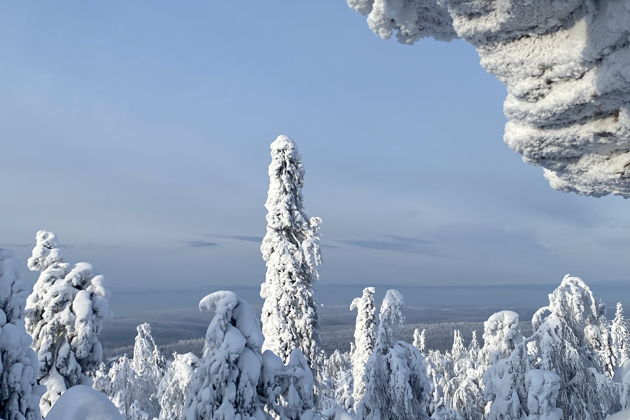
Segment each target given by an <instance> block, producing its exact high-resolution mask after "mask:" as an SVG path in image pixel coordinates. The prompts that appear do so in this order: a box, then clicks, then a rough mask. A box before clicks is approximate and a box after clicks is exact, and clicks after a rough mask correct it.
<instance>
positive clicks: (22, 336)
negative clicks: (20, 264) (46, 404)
mask: <svg viewBox="0 0 630 420" xmlns="http://www.w3.org/2000/svg"><path fill="white" fill-rule="evenodd" d="M17 273H18V271H17V269H16V266H15V262H14V260H13V254H12V253H11V252H9V251H7V250H4V249H0V418H2V419H6V420H25V419H29V420H31V419H32V420H35V419H39V418H40V413H39V398H40V397H41V395H42V393H43V392H44V390H43V389H41V387H39V386H38V385H37V374H38V372H39V362H38V361H37V355H36V354H35V352H34V351H33V350H32V349H31V348H30V345H31V343H32V340H31V337H30V336H29V335H28V334H27V333H26V329H25V327H24V294H23V289H22V287H21V284H20V282H19V280H18V274H17Z"/></svg>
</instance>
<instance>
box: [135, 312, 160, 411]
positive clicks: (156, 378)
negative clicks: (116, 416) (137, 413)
mask: <svg viewBox="0 0 630 420" xmlns="http://www.w3.org/2000/svg"><path fill="white" fill-rule="evenodd" d="M136 330H137V332H138V334H137V335H136V338H135V343H134V347H133V359H132V366H133V370H134V371H135V372H136V376H137V378H138V384H137V389H136V391H135V396H136V398H135V399H136V400H137V401H138V405H139V408H140V409H141V410H142V411H144V412H145V413H147V415H148V416H149V418H154V417H157V416H158V415H159V413H160V404H159V401H158V392H157V391H158V385H159V383H160V380H161V379H162V377H163V376H164V370H165V366H166V360H165V359H164V356H163V355H162V353H160V350H158V348H157V346H156V345H155V341H154V340H153V336H152V335H151V325H149V324H148V323H144V324H142V325H138V327H136Z"/></svg>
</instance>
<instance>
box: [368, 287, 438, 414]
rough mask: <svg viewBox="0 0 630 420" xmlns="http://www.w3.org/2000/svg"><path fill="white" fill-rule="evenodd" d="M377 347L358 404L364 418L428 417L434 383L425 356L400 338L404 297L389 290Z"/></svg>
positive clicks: (382, 311)
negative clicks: (428, 376)
mask: <svg viewBox="0 0 630 420" xmlns="http://www.w3.org/2000/svg"><path fill="white" fill-rule="evenodd" d="M379 319H380V322H379V326H378V333H377V340H376V347H375V349H374V352H373V353H372V355H371V356H370V358H369V360H368V362H367V369H366V370H367V373H368V375H367V384H366V391H365V394H364V395H363V398H362V399H361V401H360V402H359V404H358V406H357V410H356V411H357V416H358V417H359V418H361V419H373V420H376V419H401V420H404V419H428V418H429V402H430V393H431V383H430V382H429V379H428V378H427V370H426V366H425V363H424V357H423V356H422V354H421V353H420V351H419V350H418V349H417V348H415V347H414V346H412V345H411V344H408V343H405V342H402V341H398V336H399V333H400V328H401V326H402V325H403V323H404V319H405V317H404V313H403V298H402V295H401V294H400V293H399V292H398V291H397V290H388V291H387V293H386V294H385V298H384V299H383V303H382V304H381V310H380V314H379Z"/></svg>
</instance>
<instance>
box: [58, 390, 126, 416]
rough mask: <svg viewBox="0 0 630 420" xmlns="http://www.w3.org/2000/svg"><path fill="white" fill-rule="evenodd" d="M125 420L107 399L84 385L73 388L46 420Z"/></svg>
mask: <svg viewBox="0 0 630 420" xmlns="http://www.w3.org/2000/svg"><path fill="white" fill-rule="evenodd" d="M88 419H89V420H123V418H122V416H121V415H120V413H119V412H118V409H117V408H116V406H115V405H114V404H113V403H112V402H111V401H110V400H108V399H107V397H106V396H105V395H104V394H102V393H100V392H98V391H95V390H93V389H92V388H89V387H87V386H84V385H77V386H73V387H72V388H70V389H69V390H67V391H66V392H65V393H64V394H63V395H62V396H61V398H59V399H58V400H57V402H56V403H55V405H53V407H52V409H51V410H50V411H49V412H48V415H47V416H46V420H88Z"/></svg>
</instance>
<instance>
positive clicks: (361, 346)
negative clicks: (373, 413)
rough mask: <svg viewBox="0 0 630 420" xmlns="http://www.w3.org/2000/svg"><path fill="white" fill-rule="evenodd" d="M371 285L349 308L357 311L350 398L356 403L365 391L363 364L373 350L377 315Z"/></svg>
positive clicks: (373, 290)
mask: <svg viewBox="0 0 630 420" xmlns="http://www.w3.org/2000/svg"><path fill="white" fill-rule="evenodd" d="M374 292H375V289H374V288H373V287H366V288H365V289H363V293H362V295H361V297H359V298H355V299H354V300H353V301H352V304H351V305H350V310H351V311H352V310H356V311H357V317H356V323H355V327H354V347H353V349H352V354H351V356H350V357H351V358H352V378H353V389H352V398H353V400H354V405H356V404H358V403H359V401H361V398H362V397H363V394H364V393H365V375H366V372H365V365H366V363H367V361H368V359H369V358H370V356H371V355H372V352H373V351H374V346H375V344H376V328H377V324H378V316H377V314H376V306H375V304H374Z"/></svg>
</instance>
